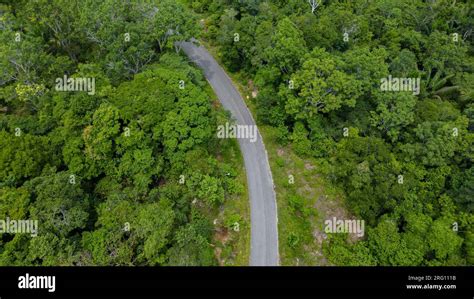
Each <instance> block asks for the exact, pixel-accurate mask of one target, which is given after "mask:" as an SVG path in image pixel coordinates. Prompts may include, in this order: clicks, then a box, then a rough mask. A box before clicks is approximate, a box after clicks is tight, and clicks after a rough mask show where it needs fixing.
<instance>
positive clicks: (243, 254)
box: [214, 139, 250, 266]
mask: <svg viewBox="0 0 474 299" xmlns="http://www.w3.org/2000/svg"><path fill="white" fill-rule="evenodd" d="M225 142H229V143H230V145H229V146H226V147H224V148H223V149H222V151H221V155H222V160H223V161H225V162H226V163H227V164H230V165H231V167H232V169H233V170H234V171H235V172H236V177H235V180H237V181H238V183H239V185H240V186H242V190H241V192H239V193H238V194H233V195H231V196H230V197H229V198H227V199H226V201H225V202H224V204H223V205H222V206H221V207H220V210H219V214H218V215H217V226H216V231H215V234H214V242H215V246H216V247H215V252H216V256H217V258H218V261H219V263H220V264H221V265H225V266H248V264H249V260H250V202H249V196H248V190H247V176H246V173H245V166H244V161H243V157H242V154H241V152H240V148H239V144H238V142H237V140H235V139H227V140H225ZM235 223H238V225H236V224H235Z"/></svg>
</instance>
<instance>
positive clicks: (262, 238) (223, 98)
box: [180, 42, 279, 266]
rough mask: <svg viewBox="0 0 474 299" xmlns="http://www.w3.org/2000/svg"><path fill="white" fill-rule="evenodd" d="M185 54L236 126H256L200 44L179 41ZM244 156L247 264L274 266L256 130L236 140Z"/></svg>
mask: <svg viewBox="0 0 474 299" xmlns="http://www.w3.org/2000/svg"><path fill="white" fill-rule="evenodd" d="M180 46H181V47H182V49H183V50H184V52H185V53H186V55H187V56H188V57H189V58H190V59H191V61H193V62H194V63H196V64H197V65H198V66H199V67H200V68H201V69H202V70H203V71H204V76H205V77H206V79H207V81H209V83H210V84H211V87H212V88H213V89H214V92H215V93H216V95H217V97H218V98H219V101H220V102H221V103H222V105H223V106H224V108H225V109H226V110H229V111H230V112H231V114H232V116H233V117H234V118H235V120H236V122H237V124H238V125H250V126H256V123H255V121H254V119H253V117H252V115H251V114H250V111H249V110H248V108H247V106H246V105H245V103H244V100H243V99H242V96H241V95H240V94H239V92H238V91H237V89H236V88H235V86H234V85H233V83H232V81H231V79H230V78H229V76H227V74H226V73H225V71H224V70H223V69H222V68H221V67H220V66H219V64H218V63H217V62H216V60H215V59H214V57H212V55H211V54H209V52H208V51H207V50H206V48H204V47H203V46H196V45H195V44H193V43H191V42H183V43H180ZM238 140H239V144H240V149H241V151H242V155H243V157H244V163H245V169H246V172H247V182H248V188H249V197H250V221H251V245H250V246H251V248H250V266H278V265H279V256H278V228H277V223H278V219H277V207H276V200H275V190H274V189H273V179H272V173H271V171H270V165H269V163H268V156H267V151H266V150H265V146H264V144H263V141H262V136H261V135H260V132H258V138H257V141H256V142H254V143H252V142H250V140H249V139H238Z"/></svg>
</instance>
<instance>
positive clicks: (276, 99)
mask: <svg viewBox="0 0 474 299" xmlns="http://www.w3.org/2000/svg"><path fill="white" fill-rule="evenodd" d="M193 2H200V3H205V1H193ZM250 2H251V1H250ZM250 2H249V1H239V2H238V1H234V2H232V8H231V9H229V7H228V6H227V5H226V3H225V2H221V1H214V2H213V5H210V6H209V7H208V8H207V11H206V14H205V15H206V16H208V18H206V22H207V23H206V29H207V28H209V29H210V28H211V26H212V31H213V32H215V33H213V34H209V35H208V37H209V38H210V39H211V41H212V42H213V43H214V44H215V45H217V46H218V47H219V51H220V53H221V55H222V57H223V58H224V59H223V62H224V63H225V64H226V66H228V67H229V69H230V70H231V71H238V72H240V74H239V75H240V77H243V78H248V79H252V80H253V83H254V85H255V87H256V89H257V90H258V96H257V98H256V101H255V111H256V116H257V121H258V122H260V123H262V124H267V125H271V126H272V127H274V128H275V129H276V128H278V130H279V132H280V136H278V137H277V138H275V139H276V140H277V141H278V142H280V143H281V144H283V145H286V143H288V142H290V148H291V149H293V150H294V151H295V152H296V153H297V154H298V155H299V156H301V157H302V158H305V159H308V158H310V157H313V158H318V159H319V162H321V164H322V165H328V166H330V167H329V168H330V169H329V170H328V171H327V173H323V172H321V175H323V174H324V175H326V178H327V179H328V180H330V181H331V182H332V183H333V184H335V185H337V186H338V187H340V188H341V189H342V190H344V193H345V194H344V195H345V198H346V203H347V206H348V207H349V210H350V211H349V212H351V213H352V214H354V215H355V216H356V217H359V218H361V219H364V220H365V221H366V223H367V226H368V228H367V230H368V233H367V234H366V236H365V237H364V239H363V240H358V241H357V242H354V240H346V239H347V238H346V236H337V237H333V238H329V239H328V241H326V242H325V253H326V257H328V258H329V261H330V262H332V263H335V264H338V265H458V264H468V265H472V248H473V246H472V244H473V242H472V239H473V237H472V234H471V233H470V230H472V223H471V222H470V220H469V221H468V220H463V222H464V224H462V226H463V229H462V230H463V231H459V232H457V233H456V232H453V231H452V229H451V226H452V223H453V222H455V221H458V222H459V223H461V219H465V218H468V219H470V217H472V212H473V200H472V198H474V196H473V190H472V187H471V186H472V185H473V179H472V177H473V173H472V162H473V159H474V155H473V150H472V149H473V148H474V147H473V144H474V135H473V132H474V108H473V107H474V106H473V100H474V93H473V84H472V82H473V79H474V77H473V70H474V60H473V58H472V53H474V47H473V46H474V44H473V39H472V37H473V34H472V30H471V29H470V28H472V25H473V22H472V9H469V8H470V7H471V6H472V5H471V6H470V3H469V1H456V2H455V3H452V2H450V1H447V0H443V1H436V2H430V1H428V2H427V1H411V0H397V1H385V0H377V1H320V6H319V7H318V8H317V9H316V10H315V11H314V12H313V11H311V7H310V6H309V5H308V3H307V1H296V0H295V1H261V2H260V5H259V6H255V7H254V6H251V4H250ZM206 3H207V2H206ZM249 6H250V7H252V9H250V8H249ZM200 7H201V9H202V6H200ZM471 8H472V7H471ZM244 26H246V27H247V28H248V29H247V30H242V29H243V27H244ZM234 32H239V33H241V37H242V39H241V40H242V41H244V42H242V43H235V42H233V40H232V34H233V33H234ZM249 32H251V34H249ZM223 37H225V38H226V39H224V38H223ZM388 76H392V77H397V78H415V79H416V78H419V79H420V86H418V88H419V90H415V92H413V91H404V92H394V91H392V92H390V91H383V90H382V89H381V80H382V79H384V78H388ZM417 91H419V93H418V92H417ZM252 106H253V104H252ZM272 137H273V136H272ZM284 162H285V161H284V160H283V159H281V158H277V160H276V161H275V164H276V165H277V166H279V168H282V171H283V170H284V169H283V168H284V167H287V166H288V165H287V164H285V163H284ZM285 186H287V185H285ZM286 192H289V193H294V192H295V190H293V189H290V190H286V191H285V197H284V198H285V202H288V203H289V208H291V209H292V210H294V211H295V213H294V214H292V216H294V217H301V219H299V218H298V219H299V220H301V221H302V223H305V222H308V221H309V219H311V218H310V217H311V215H310V214H306V215H304V214H302V213H300V212H301V211H300V212H298V210H299V209H300V207H301V201H300V198H299V197H298V196H296V194H292V195H291V196H288V195H287V194H286ZM283 221H286V222H285V223H284V224H282V227H284V230H285V232H284V233H282V234H284V236H285V237H287V238H285V240H283V242H286V243H283V244H284V245H283V246H282V247H281V249H283V250H285V253H284V254H282V255H283V256H291V257H294V259H295V260H296V258H299V257H298V256H294V253H295V252H298V251H297V250H296V249H297V248H298V247H301V248H303V247H304V246H310V244H313V242H314V240H310V241H308V242H306V240H305V238H303V237H302V236H304V233H309V232H310V231H311V227H306V228H305V229H307V231H305V232H301V231H298V230H296V229H295V228H294V227H291V228H288V227H287V226H289V225H290V224H291V223H292V222H293V221H295V219H292V220H291V221H288V220H285V219H284V220H283ZM302 226H303V225H302ZM313 229H314V228H313ZM286 230H288V232H287V231H286ZM291 230H294V231H291ZM443 243H444V244H448V243H449V245H446V246H442V244H443ZM286 250H288V251H286Z"/></svg>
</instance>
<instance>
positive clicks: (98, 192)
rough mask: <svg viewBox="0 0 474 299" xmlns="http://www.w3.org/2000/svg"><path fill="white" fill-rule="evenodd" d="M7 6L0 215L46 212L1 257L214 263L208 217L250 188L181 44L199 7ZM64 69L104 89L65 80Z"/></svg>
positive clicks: (192, 30) (0, 243) (0, 101)
mask: <svg viewBox="0 0 474 299" xmlns="http://www.w3.org/2000/svg"><path fill="white" fill-rule="evenodd" d="M196 7H197V6H196ZM249 9H250V8H249ZM0 10H1V12H0V28H1V29H2V30H0V41H1V43H0V44H1V46H0V58H1V59H0V69H1V71H0V109H1V112H0V167H1V170H0V218H2V219H6V218H7V217H8V218H10V219H31V220H37V221H38V235H37V236H36V237H35V236H30V235H27V234H4V235H2V238H0V239H1V240H0V265H48V266H53V265H215V264H216V256H215V252H214V249H213V247H211V242H212V238H213V229H214V227H213V226H212V222H211V220H212V219H213V217H214V216H215V215H216V214H218V211H217V210H218V209H219V208H220V207H221V206H222V205H223V204H224V203H225V199H226V198H227V197H229V196H234V195H238V194H244V193H245V192H244V190H245V189H244V187H243V186H242V185H241V183H240V180H241V179H240V178H239V180H238V179H237V175H238V174H240V170H239V171H237V170H236V169H235V167H236V162H235V161H236V160H235V159H231V160H230V161H226V163H220V162H218V161H217V160H216V158H215V157H217V156H218V155H220V154H221V152H220V147H219V146H216V145H217V144H219V143H222V144H220V146H222V147H227V146H228V145H226V144H224V142H223V141H217V140H216V138H215V137H214V131H215V128H216V127H217V114H218V113H222V112H220V110H219V109H216V108H215V107H213V106H212V101H211V97H212V93H211V92H210V91H209V89H208V88H207V86H206V82H205V80H204V79H203V76H202V74H201V73H200V72H199V71H198V70H197V69H195V68H193V67H190V66H189V64H188V62H187V60H185V58H184V57H183V55H180V54H179V51H180V48H179V44H178V43H177V42H178V41H183V40H190V39H191V38H192V37H196V38H198V37H199V32H200V30H199V27H198V26H196V23H197V22H196V17H195V15H194V14H193V13H192V12H191V11H190V10H188V9H187V8H186V7H185V6H183V5H182V4H180V2H177V1H172V0H164V1H162V0H160V1H158V0H156V1H115V0H106V1H100V2H97V1H63V0H60V1H56V2H51V1H44V0H40V1H16V2H12V1H10V4H7V5H2V6H1V8H0ZM243 25H244V24H242V26H243ZM242 28H243V27H241V29H242ZM248 55H252V53H248ZM65 75H66V76H67V77H69V78H93V79H94V82H95V94H93V95H91V94H88V93H86V92H72V91H71V92H62V91H59V90H56V89H55V87H56V84H57V83H56V79H57V78H63V76H65ZM180 81H183V82H184V86H183V87H184V88H181V86H180ZM236 155H238V151H237V154H236ZM190 165H192V166H190ZM227 173H229V174H230V175H227ZM180 175H183V176H184V177H185V178H186V183H185V184H177V178H179V177H180ZM194 198H198V199H199V200H202V201H203V202H204V203H205V204H204V205H201V204H199V205H197V206H196V205H194V203H193V199H194ZM242 216H244V215H242ZM229 248H230V249H231V250H234V248H233V247H231V246H229Z"/></svg>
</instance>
